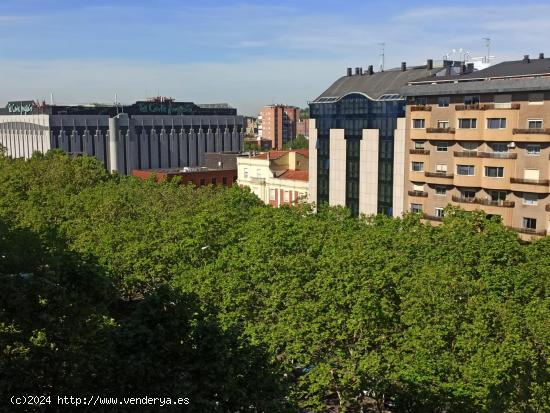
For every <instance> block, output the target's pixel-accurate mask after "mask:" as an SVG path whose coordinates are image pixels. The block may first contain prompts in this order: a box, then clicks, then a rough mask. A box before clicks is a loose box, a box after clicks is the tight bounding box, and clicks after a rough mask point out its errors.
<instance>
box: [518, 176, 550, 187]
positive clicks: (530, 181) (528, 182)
mask: <svg viewBox="0 0 550 413" xmlns="http://www.w3.org/2000/svg"><path fill="white" fill-rule="evenodd" d="M510 182H511V183H513V184H525V185H541V186H545V185H548V184H549V183H550V180H548V179H525V178H510Z"/></svg>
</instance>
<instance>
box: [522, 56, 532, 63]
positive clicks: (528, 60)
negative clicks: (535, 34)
mask: <svg viewBox="0 0 550 413" xmlns="http://www.w3.org/2000/svg"><path fill="white" fill-rule="evenodd" d="M530 62H531V60H530V59H529V55H528V54H526V55H524V56H523V63H530Z"/></svg>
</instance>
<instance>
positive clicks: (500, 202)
mask: <svg viewBox="0 0 550 413" xmlns="http://www.w3.org/2000/svg"><path fill="white" fill-rule="evenodd" d="M451 199H452V200H453V202H458V203H461V204H478V205H486V206H497V207H503V208H513V207H514V206H515V205H516V203H515V202H514V201H505V200H500V199H499V200H492V199H488V198H475V197H474V198H470V197H462V196H456V195H453V196H452V197H451Z"/></svg>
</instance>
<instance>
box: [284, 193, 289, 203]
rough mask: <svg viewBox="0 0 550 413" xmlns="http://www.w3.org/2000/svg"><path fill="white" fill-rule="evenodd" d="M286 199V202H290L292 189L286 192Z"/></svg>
mask: <svg viewBox="0 0 550 413" xmlns="http://www.w3.org/2000/svg"><path fill="white" fill-rule="evenodd" d="M284 200H285V203H286V204H289V203H290V191H285V192H284Z"/></svg>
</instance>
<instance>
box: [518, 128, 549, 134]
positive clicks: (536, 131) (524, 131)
mask: <svg viewBox="0 0 550 413" xmlns="http://www.w3.org/2000/svg"><path fill="white" fill-rule="evenodd" d="M512 133H513V134H514V135H517V134H524V135H550V129H548V128H546V129H543V128H540V129H539V128H529V129H517V128H516V129H512Z"/></svg>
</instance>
